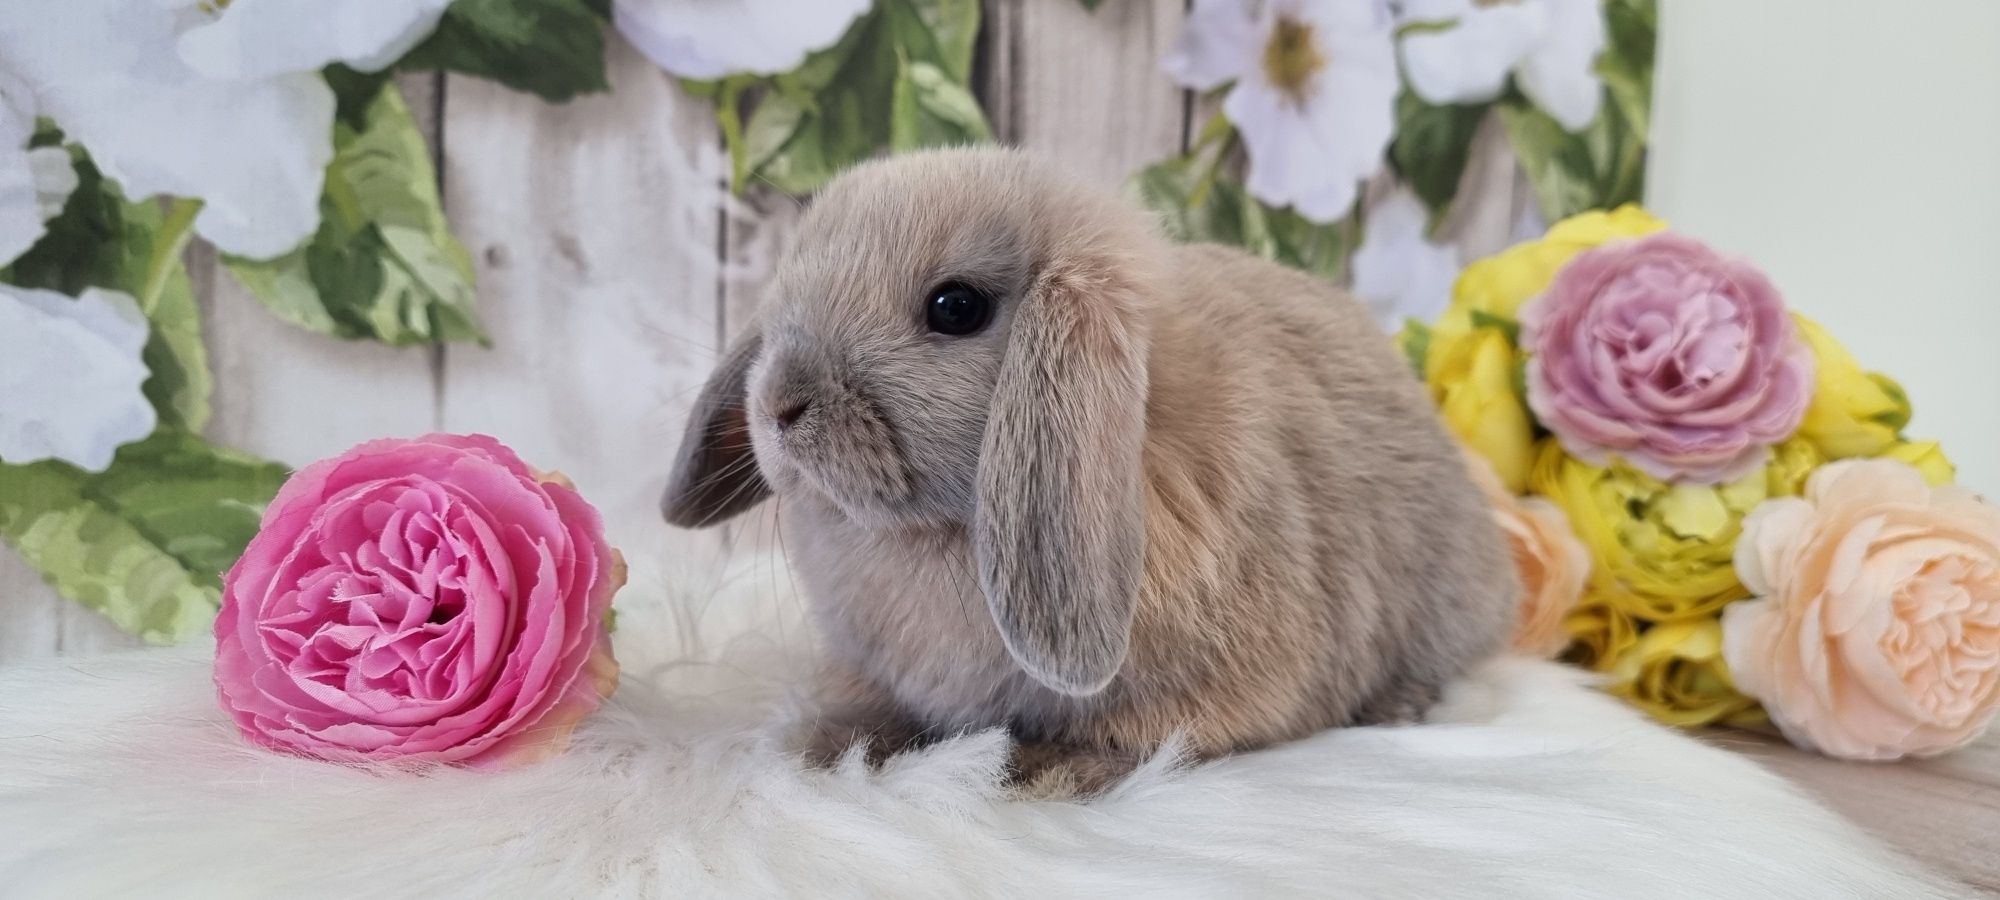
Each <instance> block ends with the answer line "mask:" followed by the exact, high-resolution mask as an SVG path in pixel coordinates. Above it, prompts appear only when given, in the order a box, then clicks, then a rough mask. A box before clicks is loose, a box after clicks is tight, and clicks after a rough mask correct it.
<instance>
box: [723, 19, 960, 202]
mask: <svg viewBox="0 0 2000 900" xmlns="http://www.w3.org/2000/svg"><path fill="white" fill-rule="evenodd" d="M978 35H979V4H978V3H977V2H975V0H879V2H877V3H876V4H875V5H874V6H873V7H872V8H871V9H870V10H869V11H868V12H866V13H864V14H862V16H861V17H860V18H858V19H856V20H855V21H854V24H853V25H851V26H849V27H848V30H847V33H846V34H844V35H843V36H842V37H841V39H840V40H839V41H838V42H837V43H835V44H834V45H833V46H831V47H828V48H826V49H825V50H821V51H819V52H817V53H814V54H812V55H810V56H808V57H807V58H806V61H805V62H804V63H802V64H801V65H800V66H799V68H797V69H795V70H793V71H791V72H787V73H785V74H783V75H778V76H776V77H773V78H769V79H731V80H729V81H726V82H723V83H722V84H721V85H719V86H710V87H706V88H698V90H703V91H707V92H713V93H714V94H715V95H716V96H717V97H718V102H717V107H716V115H717V117H718V118H719V119H720V120H721V124H722V132H723V136H724V139H725V140H726V141H727V142H728V143H729V145H730V157H731V160H732V162H733V163H734V169H735V171H734V173H733V178H732V181H733V183H734V185H735V188H736V189H737V190H742V189H743V188H744V187H746V186H747V183H748V182H749V181H752V180H757V181H763V182H766V183H769V184H770V185H772V186H773V187H776V188H777V189H779V190H782V191H786V192H789V193H795V194H802V193H807V192H810V191H812V190H813V189H814V188H817V187H819V186H820V185H822V184H825V183H826V182H827V181H828V180H829V179H831V178H832V177H833V176H834V175H835V174H837V173H838V172H840V170H842V169H844V168H846V167H848V166H850V165H853V164H854V163H856V162H859V161H861V160H863V159H867V158H868V157H870V156H873V155H874V154H875V153H876V152H877V151H879V150H881V149H883V148H885V147H886V148H890V149H894V150H908V149H914V148H917V147H931V146H940V145H948V144H960V143H969V142H976V141H986V140H991V139H992V132H991V129H990V128H989V127H988V125H987V122H986V116H985V114H984V113H983V112H982V111H981V110H980V108H979V103H978V101H977V99H975V98H974V97H973V94H972V91H971V90H970V88H968V87H967V84H966V82H967V80H968V79H969V78H970V77H971V73H972V52H973V46H974V44H975V43H976V41H977V39H978ZM751 94H754V95H755V104H754V110H753V111H752V112H751V113H750V115H749V118H748V120H747V122H746V121H745V120H744V119H743V118H742V106H741V105H740V103H741V99H742V98H743V97H744V96H748V95H751Z"/></svg>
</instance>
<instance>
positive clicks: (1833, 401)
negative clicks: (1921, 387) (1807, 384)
mask: <svg viewBox="0 0 2000 900" xmlns="http://www.w3.org/2000/svg"><path fill="white" fill-rule="evenodd" d="M1792 320H1793V321H1794V322H1797V323H1798V328H1799V337H1800V338H1801V339H1803V340H1804V341H1805V342H1806V345H1807V346H1809V347H1811V348H1812V352H1813V371H1814V384H1813V397H1812V403H1811V405H1809V406H1807V407H1806V417H1805V421H1803V422H1801V423H1800V424H1799V431H1798V436H1799V437H1802V438H1805V439H1806V440H1809V441H1811V442H1813V445H1814V446H1817V447H1818V448H1819V450H1820V452H1821V453H1824V454H1826V457H1827V458H1828V459H1846V458H1848V457H1850V456H1876V455H1879V454H1882V453H1884V452H1885V451H1887V450H1888V449H1889V447H1890V445H1891V444H1893V443H1895V441H1896V435H1897V433H1898V432H1901V431H1902V430H1903V426H1904V425H1907V424H1909V421H1910V398H1909V396H1908V395H1906V394H1904V393H1903V388H1902V386H1901V385H1898V384H1897V383H1896V382H1895V381H1894V380H1892V379H1890V378H1889V377H1888V376H1887V375H1883V374H1881V373H1878V372H1865V371H1862V369H1861V363H1860V362H1858V361H1857V360H1855V358H1854V354H1852V353H1849V352H1848V351H1847V348H1846V347H1843V346H1841V344H1840V342H1839V341H1837V340H1834V337H1833V335H1832V334H1831V333H1829V332H1828V331H1827V330H1826V329H1825V328H1823V327H1821V326H1820V324H1819V323H1818V322H1815V321H1813V320H1811V319H1808V318H1806V317H1805V316H1802V315H1799V314H1797V313H1793V314H1792Z"/></svg>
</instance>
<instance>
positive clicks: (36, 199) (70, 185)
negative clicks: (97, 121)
mask: <svg viewBox="0 0 2000 900" xmlns="http://www.w3.org/2000/svg"><path fill="white" fill-rule="evenodd" d="M34 134H35V107H34V97H33V96H31V95H30V94H29V93H28V90H27V88H26V86H24V85H22V84H21V83H20V82H18V81H15V80H14V79H12V78H10V77H8V76H7V75H6V74H5V73H3V72H0V266H4V265H7V264H8V263H11V262H13V261H14V260H15V258H17V257H19V256H20V255H21V254H23V253H26V252H28V248H29V247H33V246H34V245H35V242H36V241H39V240H41V239H42V235H43V234H44V233H45V232H46V231H47V229H45V228H44V227H43V226H44V225H45V224H47V223H48V221H49V220H50V219H53V218H55V217H56V216H58V215H61V214H62V209H63V204H65V203H67V202H69V195H70V193H71V192H72V191H75V190H76V169H75V168H74V167H72V166H71V165H70V161H69V152H68V151H66V150H64V149H62V148H61V147H37V148H35V149H32V150H31V149H28V139H29V138H31V137H33V136H34Z"/></svg>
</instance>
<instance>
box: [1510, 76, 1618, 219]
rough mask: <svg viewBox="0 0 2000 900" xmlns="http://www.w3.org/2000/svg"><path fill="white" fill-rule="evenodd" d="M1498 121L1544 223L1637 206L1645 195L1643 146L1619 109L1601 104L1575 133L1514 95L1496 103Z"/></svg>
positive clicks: (1613, 105) (1611, 105)
mask: <svg viewBox="0 0 2000 900" xmlns="http://www.w3.org/2000/svg"><path fill="white" fill-rule="evenodd" d="M1500 121H1501V122H1502V123H1504V124H1505V125H1506V126H1507V138H1508V141H1509V142H1510V143H1511V144H1513V147H1514V156H1515V158H1516V159H1518V160H1520V163H1521V169H1522V171H1523V172H1525V173H1526V174H1527V176H1528V183H1529V184H1531V185H1533V187H1534V189H1535V199H1536V202H1537V203H1538V204H1539V205H1540V207H1541V210H1542V215H1543V216H1544V217H1546V218H1547V219H1548V220H1550V221H1556V220H1559V219H1564V218H1567V217H1569V216H1573V215H1576V214H1577V213H1580V212H1583V211H1584V210H1588V209H1610V208H1613V207H1616V206H1619V205H1621V204H1625V203H1637V202H1639V201H1640V200H1641V199H1642V198H1643V196H1644V195H1645V187H1646V184H1645V177H1646V144H1645V141H1644V139H1643V138H1642V137H1641V135H1640V134H1639V133H1638V132H1637V131H1635V129H1634V127H1633V125H1632V124H1631V123H1629V122H1628V121H1627V120H1626V118H1625V114H1624V111H1623V109H1622V108H1621V107H1620V106H1619V105H1618V104H1616V103H1610V102H1607V103H1605V104H1604V105H1603V106H1602V107H1600V109H1599V111H1598V115H1597V118H1596V119H1594V120H1592V121H1591V123H1590V125H1589V126H1587V127H1585V128H1584V130H1583V131H1581V132H1577V133H1574V134H1572V133H1570V132H1568V131H1565V130H1563V127H1562V125H1561V124H1559V123H1557V122H1556V120H1555V119H1552V118H1550V117H1549V114H1548V113H1545V112H1543V111H1542V110H1541V109H1540V108H1538V107H1536V106H1534V105H1532V104H1530V103H1528V102H1527V101H1526V100H1525V99H1523V98H1520V97H1518V96H1514V97H1509V98H1508V99H1506V100H1504V101H1502V102H1501V104H1500Z"/></svg>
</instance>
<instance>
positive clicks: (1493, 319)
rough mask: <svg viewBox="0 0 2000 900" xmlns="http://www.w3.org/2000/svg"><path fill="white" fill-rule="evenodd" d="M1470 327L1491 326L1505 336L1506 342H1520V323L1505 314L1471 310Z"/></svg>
mask: <svg viewBox="0 0 2000 900" xmlns="http://www.w3.org/2000/svg"><path fill="white" fill-rule="evenodd" d="M1472 327H1474V328H1491V329H1494V330H1496V331H1499V332H1500V333H1501V334H1504V335H1506V336H1507V343H1509V344H1516V345H1518V344H1520V343H1521V323H1519V322H1516V321H1514V320H1513V319H1509V318H1507V317H1506V316H1496V315H1494V314H1492V313H1490V312H1487V311H1486V310H1483V309H1475V310H1472Z"/></svg>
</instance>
